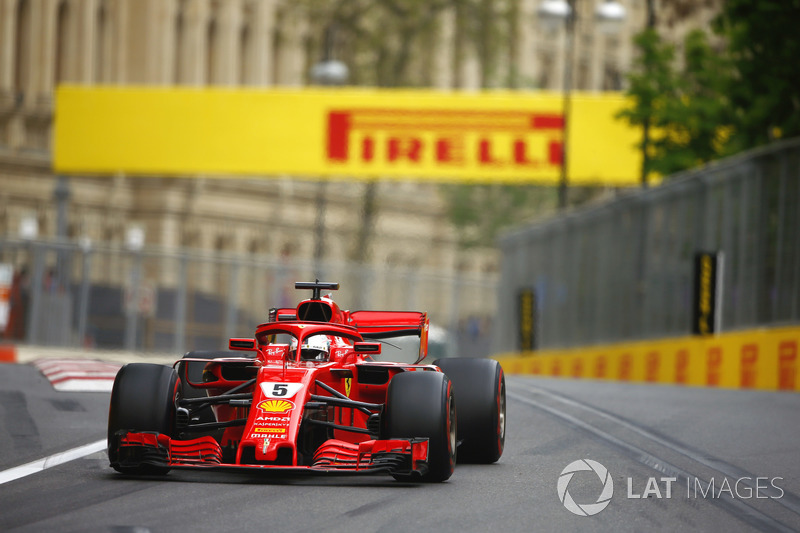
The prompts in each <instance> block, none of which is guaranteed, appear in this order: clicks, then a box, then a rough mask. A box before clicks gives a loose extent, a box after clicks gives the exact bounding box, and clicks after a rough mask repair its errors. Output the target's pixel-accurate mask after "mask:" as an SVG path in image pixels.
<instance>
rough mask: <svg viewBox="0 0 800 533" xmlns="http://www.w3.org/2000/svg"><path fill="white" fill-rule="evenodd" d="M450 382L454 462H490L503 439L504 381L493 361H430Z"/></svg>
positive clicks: (500, 446) (460, 359)
mask: <svg viewBox="0 0 800 533" xmlns="http://www.w3.org/2000/svg"><path fill="white" fill-rule="evenodd" d="M434 364H435V365H437V366H438V367H439V368H441V369H442V372H444V373H445V374H447V377H449V378H450V379H451V380H452V382H453V389H454V390H455V394H456V398H457V400H458V441H459V443H460V444H459V446H458V460H459V461H460V462H462V463H484V464H488V463H494V462H496V461H497V460H498V459H500V456H501V455H503V448H504V446H505V440H506V380H505V376H504V374H503V367H501V366H500V363H498V362H497V361H495V360H494V359H477V358H468V357H462V358H458V357H453V358H446V359H439V360H437V361H435V362H434Z"/></svg>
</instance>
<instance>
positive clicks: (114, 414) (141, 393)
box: [108, 363, 180, 474]
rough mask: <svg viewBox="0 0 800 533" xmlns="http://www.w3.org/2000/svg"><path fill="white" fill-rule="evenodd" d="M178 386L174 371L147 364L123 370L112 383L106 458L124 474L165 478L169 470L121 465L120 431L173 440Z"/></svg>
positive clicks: (144, 465)
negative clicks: (147, 432)
mask: <svg viewBox="0 0 800 533" xmlns="http://www.w3.org/2000/svg"><path fill="white" fill-rule="evenodd" d="M179 388H180V382H179V380H178V374H177V372H175V370H174V369H172V368H171V367H168V366H163V365H154V364H149V363H130V364H127V365H125V366H123V367H122V368H121V369H120V370H119V372H118V373H117V377H116V379H114V386H113V388H112V389H111V403H110V405H109V409H108V458H109V460H110V462H111V466H112V467H113V468H114V470H116V471H118V472H122V473H125V474H166V473H167V472H168V471H169V468H165V467H159V466H154V465H149V464H140V465H136V466H128V465H125V466H123V465H120V461H119V459H120V458H119V452H118V447H119V443H118V439H119V438H118V437H117V436H116V433H117V431H119V430H128V431H155V432H158V433H162V434H164V435H168V436H173V433H174V428H175V402H176V397H177V395H178V393H179Z"/></svg>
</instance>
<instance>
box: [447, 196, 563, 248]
mask: <svg viewBox="0 0 800 533" xmlns="http://www.w3.org/2000/svg"><path fill="white" fill-rule="evenodd" d="M441 190H442V193H443V195H444V197H445V199H446V201H447V205H448V214H449V216H450V220H451V221H452V222H453V224H454V226H455V227H456V228H457V230H458V231H459V242H460V243H461V246H463V247H466V248H469V247H473V246H494V244H495V238H496V236H497V234H498V232H499V231H500V230H502V229H503V228H507V227H509V226H513V225H517V224H519V223H520V222H522V221H524V220H525V219H528V218H531V217H534V216H536V215H541V214H543V213H544V212H547V211H549V210H552V209H554V208H555V205H556V191H555V189H554V188H553V187H544V186H531V185H524V186H514V185H443V186H442V188H441Z"/></svg>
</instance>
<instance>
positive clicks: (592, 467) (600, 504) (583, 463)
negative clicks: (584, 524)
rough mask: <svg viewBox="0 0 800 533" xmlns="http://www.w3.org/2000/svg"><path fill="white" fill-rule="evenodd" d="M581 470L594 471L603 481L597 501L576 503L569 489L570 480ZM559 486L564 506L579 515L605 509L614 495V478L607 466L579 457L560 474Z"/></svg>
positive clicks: (591, 513) (592, 513)
mask: <svg viewBox="0 0 800 533" xmlns="http://www.w3.org/2000/svg"><path fill="white" fill-rule="evenodd" d="M581 471H592V472H594V473H595V474H597V477H598V478H600V481H601V482H602V483H603V490H602V492H600V496H598V497H597V501H596V502H595V503H583V504H579V503H576V502H575V500H573V499H572V496H571V495H570V493H569V491H568V490H567V488H568V486H569V482H570V481H572V476H574V475H575V472H581ZM557 488H558V499H559V500H561V503H563V504H564V507H566V508H567V510H568V511H569V512H571V513H574V514H576V515H578V516H593V515H596V514H597V513H599V512H600V511H602V510H603V509H605V508H606V507H607V506H608V504H609V502H611V497H612V496H613V495H614V480H613V479H611V474H609V473H608V470H607V469H606V467H604V466H603V465H601V464H600V463H598V462H597V461H592V460H591V459H579V460H578V461H574V462H572V463H570V464H568V465H567V467H566V468H564V470H562V471H561V475H560V476H558V487H557Z"/></svg>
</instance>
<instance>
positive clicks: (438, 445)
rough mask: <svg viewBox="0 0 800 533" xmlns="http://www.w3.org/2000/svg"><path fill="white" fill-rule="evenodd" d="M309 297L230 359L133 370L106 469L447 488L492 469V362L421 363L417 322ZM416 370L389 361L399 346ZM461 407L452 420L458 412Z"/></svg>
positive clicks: (500, 381)
mask: <svg viewBox="0 0 800 533" xmlns="http://www.w3.org/2000/svg"><path fill="white" fill-rule="evenodd" d="M295 286H296V288H298V289H311V290H312V291H313V295H312V297H311V298H310V299H307V300H304V301H302V302H300V304H299V305H298V306H297V308H289V309H273V310H271V311H270V320H269V322H267V323H265V324H261V325H259V326H258V327H257V328H256V334H255V338H253V339H230V341H229V348H230V349H231V350H237V351H242V352H246V353H242V355H241V356H238V354H237V353H235V352H189V353H187V354H186V355H185V356H184V357H183V358H182V359H180V360H179V361H177V362H176V363H175V364H174V365H173V366H172V367H169V366H163V365H156V364H145V363H131V364H127V365H125V366H124V367H122V368H121V369H120V371H119V373H118V374H117V377H116V379H115V381H114V388H113V390H112V393H111V404H110V408H109V419H108V457H109V459H110V462H111V466H112V467H113V468H114V469H115V470H117V471H119V472H122V473H127V474H160V473H166V472H167V471H168V470H170V469H173V468H206V469H236V470H241V469H257V470H262V471H264V472H270V471H273V472H274V471H278V470H280V471H289V472H297V473H301V472H305V473H337V474H342V473H388V474H391V475H392V476H394V478H395V479H398V480H404V481H414V480H422V481H431V482H437V481H444V480H446V479H448V478H449V477H450V476H451V475H452V473H453V468H454V466H455V463H456V456H458V460H459V461H461V462H480V463H492V462H495V461H497V460H498V459H499V458H500V456H501V454H502V453H503V444H504V440H505V378H504V376H503V370H502V368H501V367H500V365H499V364H498V363H497V362H496V361H494V360H491V359H469V358H446V359H440V360H438V361H435V362H434V364H431V365H423V364H420V361H422V360H423V359H424V358H425V356H426V355H427V349H428V339H427V334H428V329H429V324H428V317H427V315H426V314H425V313H420V312H406V311H401V312H394V311H354V312H350V311H345V310H342V309H340V308H339V306H338V305H337V304H336V303H335V302H334V301H333V300H332V299H331V298H330V297H329V296H322V295H321V292H322V291H323V290H336V289H338V288H339V285H338V284H336V283H320V282H319V281H317V282H310V283H297V284H296V285H295ZM410 340H413V341H414V342H413V343H412V344H413V345H414V348H415V353H414V355H413V357H412V358H411V361H413V362H411V363H399V362H389V361H385V360H384V359H385V356H386V353H384V355H383V356H381V354H382V352H389V351H397V350H398V349H401V348H403V346H407V345H408V341H410ZM456 406H458V409H457V410H456Z"/></svg>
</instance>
